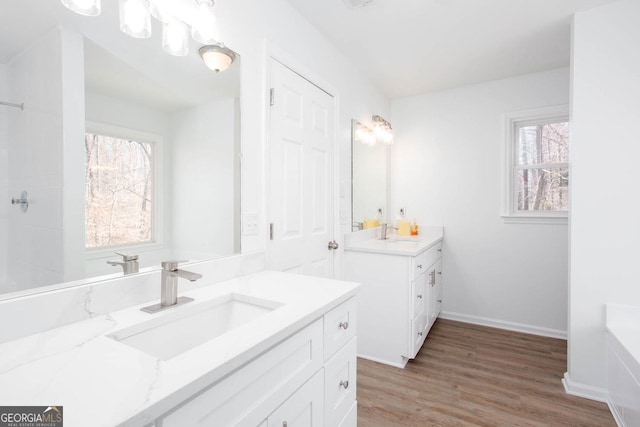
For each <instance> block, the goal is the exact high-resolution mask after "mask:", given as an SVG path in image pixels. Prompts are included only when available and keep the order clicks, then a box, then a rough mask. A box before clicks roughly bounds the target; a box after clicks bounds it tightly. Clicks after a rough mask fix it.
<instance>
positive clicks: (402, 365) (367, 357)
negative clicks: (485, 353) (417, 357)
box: [358, 354, 409, 369]
mask: <svg viewBox="0 0 640 427" xmlns="http://www.w3.org/2000/svg"><path fill="white" fill-rule="evenodd" d="M358 357H359V358H360V359H367V360H371V361H372V362H376V363H382V364H383V365H389V366H393V367H394V368H400V369H404V367H405V366H407V362H408V361H409V359H405V358H402V362H401V363H396V362H390V361H389V360H383V359H379V358H376V357H371V356H367V355H365V354H358Z"/></svg>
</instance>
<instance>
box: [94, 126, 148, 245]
mask: <svg viewBox="0 0 640 427" xmlns="http://www.w3.org/2000/svg"><path fill="white" fill-rule="evenodd" d="M85 148H86V192H85V194H86V197H85V234H86V247H87V248H88V249H90V248H105V247H112V246H122V245H131V244H138V243H146V242H152V241H153V240H154V236H153V220H154V218H153V199H154V198H153V188H154V182H153V167H154V163H155V159H154V144H153V143H151V142H146V141H137V140H133V139H126V138H119V137H116V136H109V135H100V134H97V133H87V134H86V137H85Z"/></svg>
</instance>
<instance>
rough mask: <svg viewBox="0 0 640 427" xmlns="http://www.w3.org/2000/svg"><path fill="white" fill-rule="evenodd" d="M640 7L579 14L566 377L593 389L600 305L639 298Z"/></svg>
mask: <svg viewBox="0 0 640 427" xmlns="http://www.w3.org/2000/svg"><path fill="white" fill-rule="evenodd" d="M639 16H640V3H639V2H637V1H621V2H618V3H614V4H611V5H609V6H603V7H599V8H596V9H592V10H589V11H586V12H582V13H578V14H576V16H575V20H574V29H573V64H572V127H571V132H572V135H571V150H572V152H571V162H572V167H571V180H572V181H571V207H572V211H571V222H570V223H571V270H570V277H571V280H570V306H569V313H570V318H569V360H568V362H569V363H568V365H569V366H568V376H567V380H568V386H569V389H570V391H573V392H580V390H581V389H584V388H586V389H587V390H583V391H584V392H585V393H587V394H589V392H592V394H593V395H597V394H598V391H600V392H601V391H602V390H601V388H602V387H604V386H605V352H604V348H605V346H604V342H605V339H604V338H605V333H604V328H605V324H604V321H605V318H604V304H605V303H608V302H613V303H622V304H631V305H640V286H638V280H639V277H640V251H638V242H640V217H639V212H640V198H638V197H637V191H638V188H637V187H638V184H637V183H638V181H639V180H638V165H637V159H638V157H640V137H639V136H638V132H637V131H636V130H635V126H636V123H637V122H638V118H639V117H640V101H639V100H640V49H638V46H639V45H640V26H638V17H639ZM589 388H591V390H589ZM594 388H595V389H594ZM599 389H600V390H599ZM596 397H597V396H596ZM600 397H602V396H600Z"/></svg>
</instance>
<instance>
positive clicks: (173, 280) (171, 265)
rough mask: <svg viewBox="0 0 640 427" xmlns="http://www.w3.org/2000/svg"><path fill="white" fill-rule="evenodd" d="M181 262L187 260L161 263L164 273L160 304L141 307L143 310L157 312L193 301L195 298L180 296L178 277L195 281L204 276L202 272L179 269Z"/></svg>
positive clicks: (162, 275) (162, 274) (161, 279)
mask: <svg viewBox="0 0 640 427" xmlns="http://www.w3.org/2000/svg"><path fill="white" fill-rule="evenodd" d="M181 262H185V261H163V262H162V263H161V264H160V265H162V273H161V276H160V281H161V283H160V304H154V305H150V306H148V307H144V308H141V310H142V311H145V312H147V313H156V312H158V311H161V310H164V309H167V308H171V307H174V306H176V305H180V304H184V303H187V302H190V301H193V298H189V297H180V298H178V278H179V277H182V278H183V279H187V280H189V281H190V282H195V281H196V280H198V279H201V278H202V274H198V273H192V272H190V271H186V270H179V269H178V264H179V263H181Z"/></svg>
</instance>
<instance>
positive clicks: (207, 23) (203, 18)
mask: <svg viewBox="0 0 640 427" xmlns="http://www.w3.org/2000/svg"><path fill="white" fill-rule="evenodd" d="M191 37H193V39H194V40H195V41H197V42H199V43H202V44H215V43H217V41H218V34H217V28H216V16H215V14H214V13H213V2H210V3H208V2H206V1H205V2H201V3H199V4H198V8H197V12H196V14H195V16H194V19H193V24H192V26H191Z"/></svg>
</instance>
